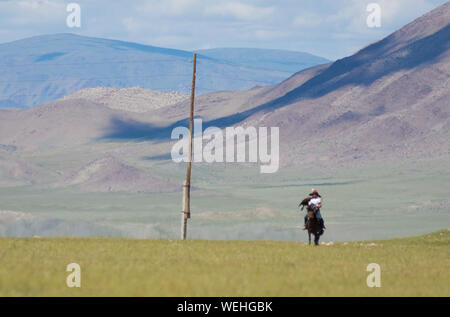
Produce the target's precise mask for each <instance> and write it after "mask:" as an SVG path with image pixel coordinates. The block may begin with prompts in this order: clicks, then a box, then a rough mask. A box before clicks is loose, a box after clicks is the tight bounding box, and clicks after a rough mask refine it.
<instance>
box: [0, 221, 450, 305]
mask: <svg viewBox="0 0 450 317" xmlns="http://www.w3.org/2000/svg"><path fill="white" fill-rule="evenodd" d="M449 246H450V229H447V230H444V231H440V232H437V233H433V234H428V235H425V236H421V237H415V238H404V239H392V240H384V241H374V242H368V241H364V242H341V243H326V244H322V245H321V246H320V247H313V246H308V245H306V244H305V243H299V242H275V241H251V242H250V241H208V240H191V241H184V242H183V241H177V240H134V239H117V238H2V239H0V296H223V297H226V296H294V297H297V296H300V297H302V296H450V253H449V250H450V249H449ZM69 263H78V264H79V265H80V267H81V288H69V287H67V285H66V278H67V276H68V275H69V274H70V273H69V272H66V266H67V265H68V264H69ZM370 263H377V264H379V265H380V267H381V288H369V287H368V286H367V284H366V279H367V277H368V275H369V274H370V272H367V270H366V268H367V266H368V265H369V264H370Z"/></svg>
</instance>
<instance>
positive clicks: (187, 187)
mask: <svg viewBox="0 0 450 317" xmlns="http://www.w3.org/2000/svg"><path fill="white" fill-rule="evenodd" d="M193 64H194V65H193V71H192V89H191V111H190V117H189V152H188V157H187V158H188V162H187V171H186V181H185V182H184V183H183V213H182V214H181V239H182V240H186V233H187V220H188V219H189V218H191V205H190V199H191V167H192V140H193V130H194V99H195V76H196V71H197V54H194V60H193Z"/></svg>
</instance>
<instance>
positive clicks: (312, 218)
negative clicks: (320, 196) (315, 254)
mask: <svg viewBox="0 0 450 317" xmlns="http://www.w3.org/2000/svg"><path fill="white" fill-rule="evenodd" d="M305 228H306V230H308V239H309V244H310V245H311V234H313V235H314V244H315V245H319V239H320V236H321V235H322V234H323V229H322V226H321V224H320V221H319V219H318V218H317V217H316V212H315V210H314V209H313V208H308V221H307V222H306V225H305Z"/></svg>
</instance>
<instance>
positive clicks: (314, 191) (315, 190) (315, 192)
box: [309, 188, 321, 197]
mask: <svg viewBox="0 0 450 317" xmlns="http://www.w3.org/2000/svg"><path fill="white" fill-rule="evenodd" d="M315 194H317V196H319V197H321V196H320V194H319V191H318V190H317V189H314V188H313V189H312V192H311V194H309V196H313V195H315Z"/></svg>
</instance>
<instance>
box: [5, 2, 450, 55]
mask: <svg viewBox="0 0 450 317" xmlns="http://www.w3.org/2000/svg"><path fill="white" fill-rule="evenodd" d="M70 2H76V3H78V4H80V6H81V23H82V25H81V28H79V29H72V28H69V27H67V25H66V17H67V15H68V13H67V12H66V5H67V4H68V3H70ZM445 2H447V1H444V0H378V1H376V0H368V1H365V0H314V1H312V0H279V1H268V0H245V1H244V0H163V1H161V0H134V1H131V0H128V1H125V0H114V1H111V0H83V1H82V0H78V1H77V0H74V1H62V0H0V43H3V42H9V41H13V40H17V39H21V38H25V37H29V36H34V35H41V34H52V33H68V32H71V33H77V34H80V35H87V36H95V37H104V38H112V39H120V40H125V41H133V42H139V43H143V44H149V45H156V46H163V47H171V48H178V49H186V50H195V49H199V48H213V47H258V48H275V49H288V50H296V51H305V52H309V53H313V54H317V55H320V56H323V57H327V58H330V59H337V58H341V57H344V56H347V55H350V54H352V53H353V52H355V51H356V50H358V49H360V48H361V47H363V46H365V45H367V44H369V43H372V42H374V41H376V40H379V39H381V38H383V37H384V36H386V35H388V34H390V33H392V32H393V31H395V30H397V29H398V28H400V27H402V26H403V25H405V24H407V23H409V22H410V21H412V20H414V19H415V18H417V17H419V16H421V15H423V14H424V13H426V12H428V11H430V10H432V9H434V8H435V7H437V6H439V5H441V4H444V3H445ZM369 3H378V4H380V6H381V8H382V11H381V14H382V15H381V17H382V20H381V21H382V26H381V28H369V27H368V26H367V24H366V19H367V16H368V14H369V13H368V12H366V7H367V5H368V4H369Z"/></svg>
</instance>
